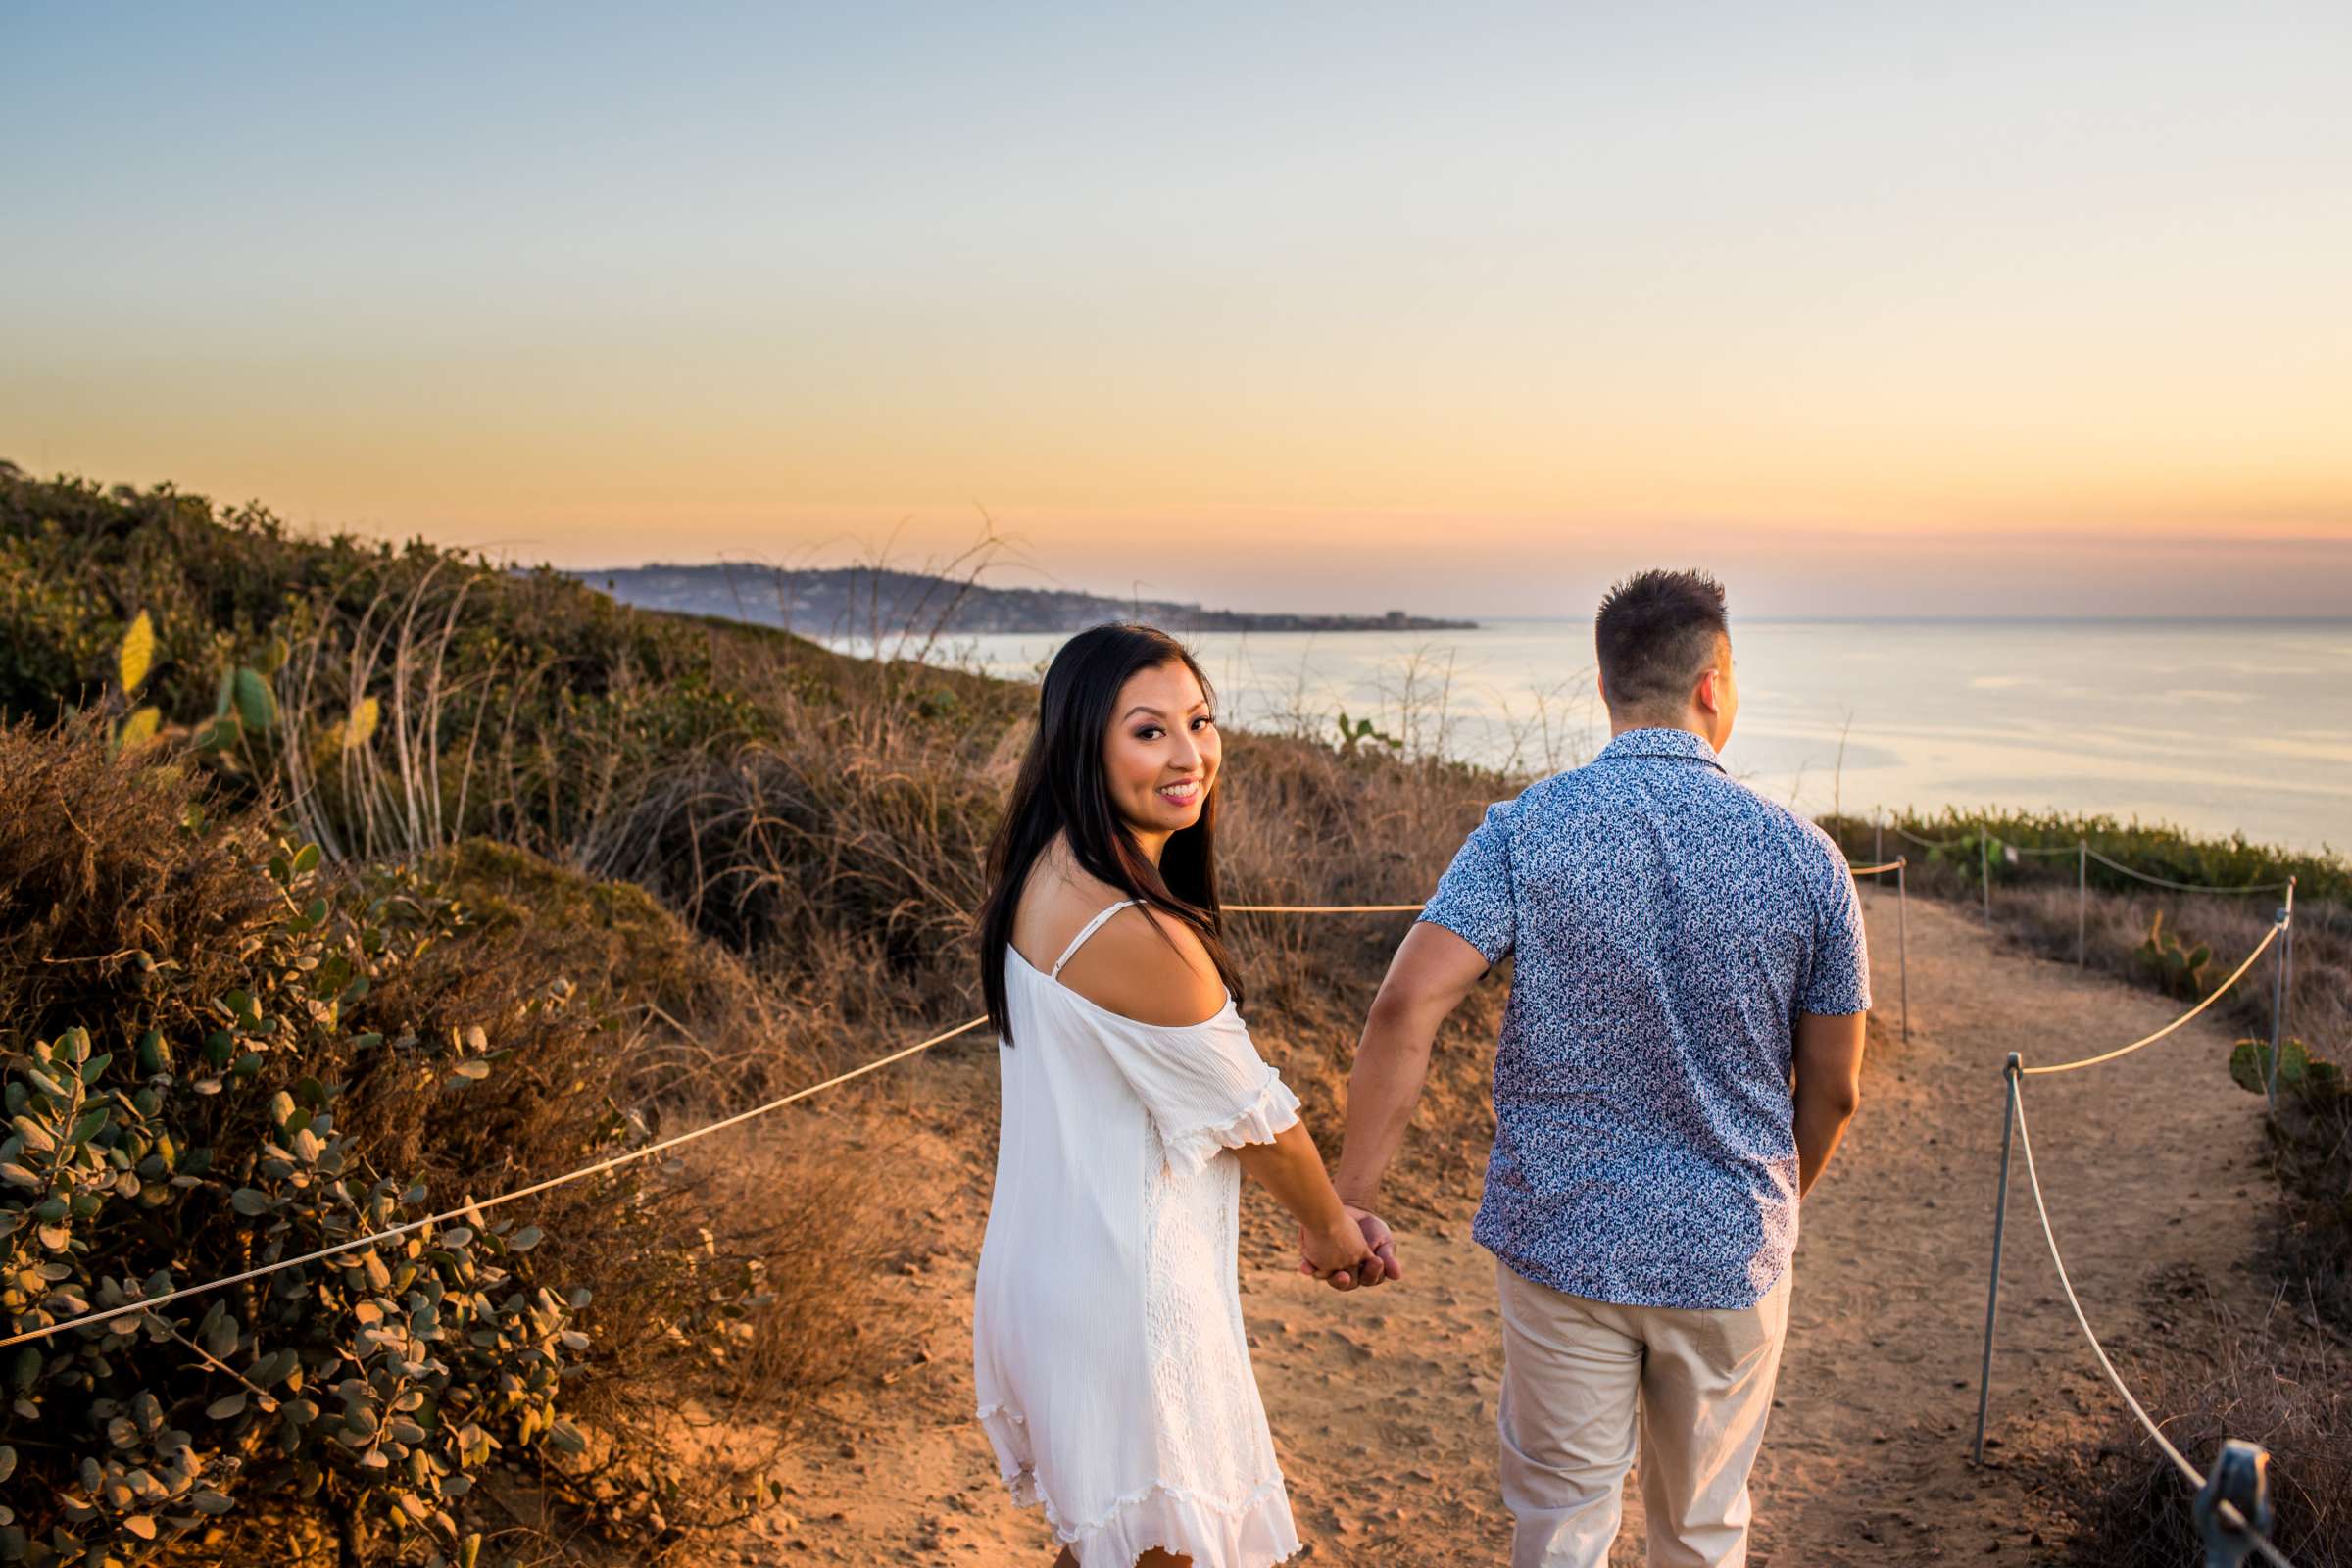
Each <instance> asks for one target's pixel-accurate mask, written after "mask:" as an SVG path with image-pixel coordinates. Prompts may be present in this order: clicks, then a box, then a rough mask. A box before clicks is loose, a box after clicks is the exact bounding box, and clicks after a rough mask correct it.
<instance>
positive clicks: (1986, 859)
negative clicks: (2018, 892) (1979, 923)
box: [1977, 828, 1992, 925]
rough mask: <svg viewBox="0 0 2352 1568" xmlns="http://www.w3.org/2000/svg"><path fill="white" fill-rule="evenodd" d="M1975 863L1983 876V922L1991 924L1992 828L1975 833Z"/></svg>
mask: <svg viewBox="0 0 2352 1568" xmlns="http://www.w3.org/2000/svg"><path fill="white" fill-rule="evenodd" d="M1977 864H1978V865H1979V866H1980V867H1981V868H1982V874H1983V876H1984V878H1985V924H1986V925H1990V924H1992V829H1990V828H1986V829H1985V831H1984V832H1982V833H1980V834H1978V835H1977Z"/></svg>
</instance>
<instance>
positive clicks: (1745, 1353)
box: [1495, 1264, 1789, 1568]
mask: <svg viewBox="0 0 2352 1568" xmlns="http://www.w3.org/2000/svg"><path fill="white" fill-rule="evenodd" d="M1495 1277H1496V1279H1497V1280H1498V1281H1499V1289H1500V1292H1501V1296H1502V1350H1503V1371H1502V1419H1501V1423H1500V1425H1501V1428H1502V1498H1503V1501H1504V1502H1505V1503H1506V1504H1508V1505H1509V1507H1510V1510H1511V1517H1512V1519H1513V1520H1514V1521H1516V1528H1515V1529H1514V1530H1513V1532H1512V1535H1511V1568H1604V1565H1605V1564H1606V1563H1607V1562H1608V1560H1609V1545H1610V1543H1612V1542H1614V1541H1615V1540H1616V1539H1617V1526H1618V1523H1619V1520H1620V1518H1621V1516H1622V1513H1623V1509H1624V1504H1623V1500H1622V1499H1623V1494H1624V1490H1625V1477H1626V1472H1627V1471H1628V1470H1629V1469H1630V1468H1632V1466H1633V1462H1634V1454H1635V1451H1636V1437H1635V1430H1636V1428H1635V1422H1636V1419H1637V1415H1638V1416H1639V1420H1640V1423H1641V1425H1640V1433H1641V1436H1640V1440H1639V1446H1640V1451H1641V1455H1642V1512H1643V1514H1644V1515H1645V1516H1646V1518H1647V1520H1648V1525H1649V1564H1650V1568H1740V1565H1741V1564H1744V1563H1745V1562H1746V1561H1747V1522H1748V1517H1749V1512H1750V1510H1749V1507H1748V1499H1747V1473H1748V1470H1749V1468H1750V1467H1751V1466H1753V1465H1754V1464H1755V1462H1756V1449H1757V1447H1758V1446H1760V1445H1761V1444H1762V1442H1763V1440H1764V1420H1765V1417H1766V1416H1768V1415H1769V1414H1771V1412H1772V1385H1773V1380H1774V1378H1775V1377H1776V1376H1778V1374H1779V1372H1780V1367H1781V1342H1782V1340H1783V1338H1784V1337H1785V1336H1786V1335H1787V1333H1788V1330H1789V1275H1788V1273H1783V1274H1782V1276H1781V1279H1780V1282H1779V1283H1778V1284H1776V1285H1775V1286H1774V1287H1773V1288H1772V1290H1771V1291H1770V1292H1769V1293H1767V1294H1766V1296H1765V1297H1764V1299H1762V1300H1760V1301H1758V1302H1757V1303H1756V1304H1755V1305H1754V1306H1751V1307H1746V1308H1744V1309H1742V1310H1740V1311H1727V1312H1710V1311H1684V1310H1680V1309H1678V1308H1674V1307H1664V1306H1614V1305H1611V1304H1610V1303H1608V1302H1606V1301H1592V1300H1587V1299H1585V1298H1583V1297H1581V1296H1568V1295H1564V1294H1563V1293H1561V1292H1559V1291H1554V1290H1550V1289H1547V1288H1545V1287H1544V1286H1542V1285H1537V1284H1535V1283H1533V1282H1532V1281H1529V1280H1525V1279H1522V1278H1521V1277H1520V1276H1519V1275H1518V1274H1516V1273H1514V1272H1512V1270H1511V1268H1510V1267H1509V1265H1507V1264H1497V1265H1496V1268H1495Z"/></svg>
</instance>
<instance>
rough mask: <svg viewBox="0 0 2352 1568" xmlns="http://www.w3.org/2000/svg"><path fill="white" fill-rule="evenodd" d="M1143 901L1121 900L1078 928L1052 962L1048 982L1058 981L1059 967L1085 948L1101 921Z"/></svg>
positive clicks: (1101, 926)
mask: <svg viewBox="0 0 2352 1568" xmlns="http://www.w3.org/2000/svg"><path fill="white" fill-rule="evenodd" d="M1143 902H1144V901H1143V900H1141V899H1121V900H1120V901H1119V902H1118V903H1116V904H1114V905H1112V906H1111V907H1109V908H1107V909H1103V910H1101V911H1099V912H1098V913H1097V914H1096V915H1095V917H1094V918H1093V919H1092V920H1089V921H1087V922H1086V924H1084V925H1082V926H1080V927H1079V928H1078V934H1077V935H1076V936H1074V937H1072V938H1070V945H1069V946H1068V947H1066V948H1064V949H1062V950H1061V956H1060V957H1058V958H1055V959H1054V969H1053V972H1052V973H1051V974H1049V975H1048V976H1047V978H1048V979H1050V980H1058V979H1060V978H1061V966H1062V965H1063V964H1065V963H1067V962H1069V961H1070V959H1071V958H1073V957H1075V956H1077V953H1078V950H1079V949H1080V948H1083V947H1085V946H1086V939H1087V938H1088V937H1091V936H1093V935H1094V934H1095V933H1096V932H1098V931H1100V930H1102V929H1103V921H1105V920H1107V919H1109V918H1110V917H1111V916H1112V915H1114V914H1116V913H1118V912H1119V911H1120V910H1121V909H1124V908H1125V907H1127V906H1129V905H1130V904H1141V903H1143Z"/></svg>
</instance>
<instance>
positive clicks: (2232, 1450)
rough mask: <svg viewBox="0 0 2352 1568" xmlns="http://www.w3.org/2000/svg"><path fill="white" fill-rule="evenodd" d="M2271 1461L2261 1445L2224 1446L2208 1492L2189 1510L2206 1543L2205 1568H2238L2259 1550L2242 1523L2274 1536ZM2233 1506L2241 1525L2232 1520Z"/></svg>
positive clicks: (2208, 1481)
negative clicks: (2228, 1513) (2225, 1507)
mask: <svg viewBox="0 0 2352 1568" xmlns="http://www.w3.org/2000/svg"><path fill="white" fill-rule="evenodd" d="M2270 1463H2271V1456H2270V1454H2269V1452H2268V1451H2267V1450H2265V1449H2264V1448H2263V1446H2261V1445H2260V1444H2258V1443H2242V1442H2240V1441H2238V1440H2237V1439H2235V1438H2231V1439H2230V1440H2229V1442H2227V1443H2225V1444H2223V1445H2222V1451H2221V1452H2220V1453H2218V1454H2216V1455H2215V1456H2214V1460H2213V1469H2212V1471H2211V1472H2210V1473H2209V1474H2208V1475H2207V1476H2206V1477H2205V1489H2204V1490H2203V1491H2202V1492H2199V1493H2198V1494H2197V1495H2196V1500H2195V1501H2194V1502H2192V1503H2191V1504H2190V1505H2189V1514H2190V1517H2192V1518H2193V1519H2195V1520H2196V1522H2197V1534H2198V1535H2199V1536H2200V1537H2202V1538H2203V1539H2204V1542H2205V1568H2238V1564H2240V1563H2242V1562H2244V1561H2245V1560H2246V1558H2247V1557H2248V1556H2250V1555H2251V1554H2252V1553H2253V1550H2254V1538H2253V1537H2252V1536H2249V1535H2247V1534H2246V1532H2245V1530H2243V1529H2241V1528H2239V1527H2238V1522H2237V1521H2242V1522H2243V1523H2244V1524H2245V1525H2249V1526H2251V1527H2252V1528H2254V1529H2256V1530H2259V1531H2261V1532H2263V1534H2265V1535H2268V1534H2269V1533H2270V1529H2271V1478H2270ZM2224 1504H2228V1505H2229V1508H2231V1509H2232V1510H2234V1511H2235V1512H2236V1515H2237V1521H2232V1520H2230V1519H2229V1518H2228V1517H2227V1516H2226V1515H2225V1514H2224V1512H2223V1505H2224Z"/></svg>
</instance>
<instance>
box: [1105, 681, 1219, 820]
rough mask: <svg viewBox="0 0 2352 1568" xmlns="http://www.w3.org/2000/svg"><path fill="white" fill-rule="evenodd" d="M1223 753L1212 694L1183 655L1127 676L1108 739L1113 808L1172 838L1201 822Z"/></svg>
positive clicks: (1107, 778)
mask: <svg viewBox="0 0 2352 1568" xmlns="http://www.w3.org/2000/svg"><path fill="white" fill-rule="evenodd" d="M1223 756H1224V745H1223V743H1222V742H1221V741H1220V740H1219V739H1218V738H1217V724H1216V720H1215V719H1214V718H1213V717H1211V716H1210V714H1209V711H1208V695H1207V694H1206V693H1205V692H1203V691H1201V682H1200V680H1199V679H1198V678H1196V677H1195V676H1194V674H1193V672H1192V671H1191V670H1190V669H1188V668H1187V667H1185V665H1184V663H1183V662H1182V661H1176V660H1171V661H1170V662H1167V663H1164V664H1154V665H1152V667H1151V668H1149V669H1140V670H1137V671H1136V672H1135V673H1134V674H1132V675H1130V676H1128V677H1127V683H1126V684H1125V685H1123V686H1121V687H1120V688H1119V700H1118V702H1117V703H1116V704H1114V705H1113V707H1112V711H1111V717H1110V731H1109V733H1108V734H1107V735H1105V736H1104V737H1103V777H1104V779H1105V781H1106V782H1107V783H1108V785H1109V787H1110V800H1111V805H1112V807H1113V808H1114V809H1116V810H1117V811H1118V813H1119V815H1120V816H1121V817H1122V818H1124V819H1125V820H1126V823H1127V826H1128V828H1129V829H1130V830H1131V831H1133V832H1134V833H1135V834H1136V836H1137V837H1138V838H1143V839H1152V840H1161V841H1164V840H1165V839H1166V838H1167V836H1168V835H1169V834H1171V833H1176V832H1180V831H1182V830H1183V829H1185V828H1188V827H1191V826H1192V825H1193V824H1194V823H1196V822H1198V821H1200V820H1201V809H1203V808H1204V807H1206V806H1207V804H1208V792H1209V790H1210V789H1211V788H1212V787H1213V786H1214V785H1215V784H1216V781H1217V764H1218V762H1219V761H1220V760H1222V758H1223Z"/></svg>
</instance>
